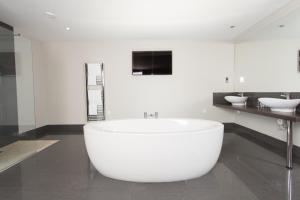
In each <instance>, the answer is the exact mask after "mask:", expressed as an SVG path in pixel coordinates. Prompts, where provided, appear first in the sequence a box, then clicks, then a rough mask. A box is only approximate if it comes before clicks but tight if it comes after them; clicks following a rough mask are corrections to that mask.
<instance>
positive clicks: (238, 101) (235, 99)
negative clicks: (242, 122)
mask: <svg viewBox="0 0 300 200" xmlns="http://www.w3.org/2000/svg"><path fill="white" fill-rule="evenodd" d="M224 98H225V100H226V101H228V102H230V103H231V104H232V105H233V106H244V105H245V103H246V101H247V99H248V97H239V96H225V97H224Z"/></svg>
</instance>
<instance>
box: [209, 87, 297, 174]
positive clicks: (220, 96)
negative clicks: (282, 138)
mask: <svg viewBox="0 0 300 200" xmlns="http://www.w3.org/2000/svg"><path fill="white" fill-rule="evenodd" d="M288 94H289V95H290V97H291V99H300V93H299V92H292V93H288ZM237 95H238V93H236V92H225V93H213V105H214V106H216V107H219V108H224V109H229V110H237V111H241V112H246V113H252V114H256V115H262V116H266V117H272V118H276V119H283V120H286V124H287V128H286V131H287V132H286V134H287V137H286V138H287V139H286V146H287V147H286V148H287V156H286V167H287V168H288V169H292V168H293V158H292V155H293V123H294V122H300V106H298V107H297V108H296V112H294V113H284V112H274V111H271V110H270V108H259V107H257V104H258V103H257V102H258V98H260V97H270V98H281V92H244V93H243V95H244V96H247V97H248V99H247V104H246V105H247V106H246V105H245V106H232V105H231V104H230V103H229V102H227V101H226V100H225V99H224V97H225V96H237Z"/></svg>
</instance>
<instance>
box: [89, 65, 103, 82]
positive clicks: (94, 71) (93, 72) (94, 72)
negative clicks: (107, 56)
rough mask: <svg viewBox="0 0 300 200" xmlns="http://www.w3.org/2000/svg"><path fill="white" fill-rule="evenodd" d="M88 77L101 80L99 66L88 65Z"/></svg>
mask: <svg viewBox="0 0 300 200" xmlns="http://www.w3.org/2000/svg"><path fill="white" fill-rule="evenodd" d="M88 76H95V77H96V76H99V77H100V79H101V64H98V63H96V64H88Z"/></svg>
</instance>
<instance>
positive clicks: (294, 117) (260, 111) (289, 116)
mask: <svg viewBox="0 0 300 200" xmlns="http://www.w3.org/2000/svg"><path fill="white" fill-rule="evenodd" d="M214 106H216V107H219V108H225V109H230V110H238V111H241V112H247V113H252V114H257V115H263V116H266V117H273V118H277V119H283V120H290V121H292V122H300V114H299V113H283V112H273V111H271V110H270V109H269V108H256V107H250V106H232V105H225V104H214Z"/></svg>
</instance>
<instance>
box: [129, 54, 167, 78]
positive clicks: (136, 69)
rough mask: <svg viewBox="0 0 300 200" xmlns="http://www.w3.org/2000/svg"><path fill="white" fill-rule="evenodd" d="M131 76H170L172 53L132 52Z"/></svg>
mask: <svg viewBox="0 0 300 200" xmlns="http://www.w3.org/2000/svg"><path fill="white" fill-rule="evenodd" d="M132 74H133V75H171V74H172V51H133V52H132Z"/></svg>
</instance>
